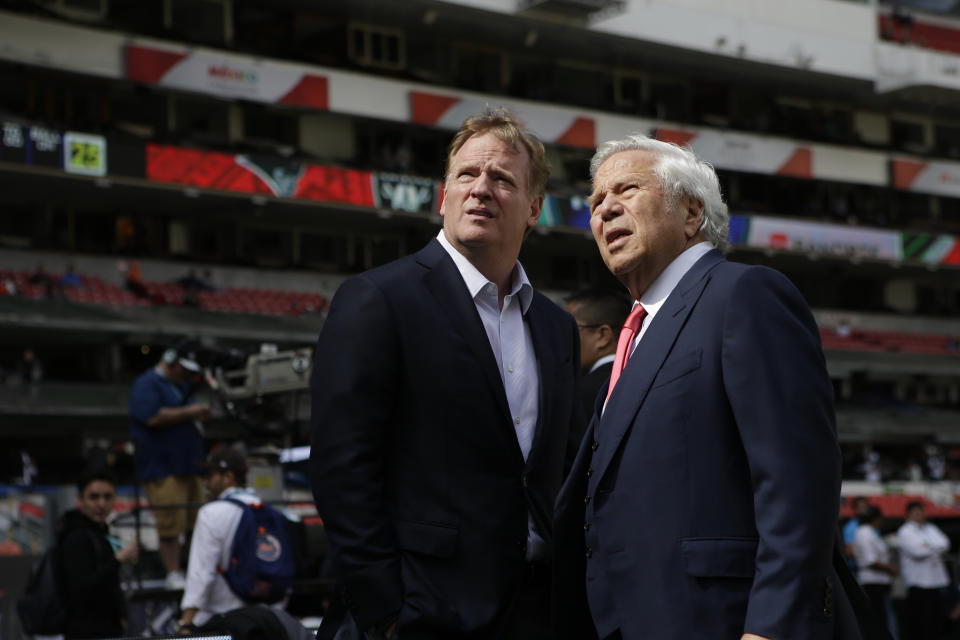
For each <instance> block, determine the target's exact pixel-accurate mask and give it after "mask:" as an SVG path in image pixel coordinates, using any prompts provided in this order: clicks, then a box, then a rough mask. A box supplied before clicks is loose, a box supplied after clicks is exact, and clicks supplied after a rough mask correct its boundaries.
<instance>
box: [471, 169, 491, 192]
mask: <svg viewBox="0 0 960 640" xmlns="http://www.w3.org/2000/svg"><path fill="white" fill-rule="evenodd" d="M490 185H491V180H490V176H489V175H487V173H486V172H485V171H484V172H481V173H480V175H478V176H477V179H476V180H474V181H473V184H472V185H471V186H470V195H472V196H474V197H476V198H477V199H483V198H486V197H489V196H490Z"/></svg>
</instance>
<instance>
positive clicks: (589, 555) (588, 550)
mask: <svg viewBox="0 0 960 640" xmlns="http://www.w3.org/2000/svg"><path fill="white" fill-rule="evenodd" d="M584 555H585V556H587V559H588V560H589V559H590V557H591V556H593V549H591V548H590V547H587V551H586V553H585V554H584Z"/></svg>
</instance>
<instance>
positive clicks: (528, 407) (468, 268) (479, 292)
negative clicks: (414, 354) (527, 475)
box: [437, 229, 545, 559]
mask: <svg viewBox="0 0 960 640" xmlns="http://www.w3.org/2000/svg"><path fill="white" fill-rule="evenodd" d="M437 240H438V241H439V242H440V246H442V247H443V248H444V250H446V252H447V253H448V254H449V255H450V257H451V258H452V259H453V262H454V264H455V265H457V270H458V271H459V272H460V275H461V276H462V277H463V282H464V283H465V284H466V285H467V291H469V292H470V297H471V298H473V303H474V305H475V306H476V308H477V313H479V314H480V319H481V320H482V321H483V328H484V329H485V330H486V332H487V340H488V341H489V342H490V348H491V349H492V350H493V356H494V358H495V359H496V361H497V368H498V369H499V370H500V379H501V380H502V381H503V388H504V390H505V391H506V393H507V404H508V405H509V407H510V416H511V418H512V419H513V427H514V430H515V431H516V433H517V442H518V443H519V444H520V451H521V452H522V453H523V459H524V460H526V459H527V457H528V456H529V455H530V448H531V447H532V446H533V435H534V431H535V429H536V427H537V417H538V414H539V410H540V393H539V391H540V371H539V368H538V366H537V354H536V352H535V351H534V349H533V338H532V336H531V334H530V327H529V325H528V324H527V322H526V321H525V320H524V315H525V314H526V313H527V310H528V309H529V308H530V303H531V302H532V301H533V286H532V285H531V284H530V280H529V279H527V274H526V272H525V271H524V270H523V266H522V265H521V264H520V263H519V262H517V264H516V266H515V267H514V269H513V273H512V274H511V278H510V291H509V293H507V294H506V295H505V296H504V297H503V309H501V308H500V299H499V289H498V288H497V285H496V284H494V283H493V282H490V281H489V280H488V279H487V278H486V276H484V275H483V274H482V273H480V271H478V270H477V268H476V267H475V266H473V264H472V263H471V262H470V261H469V260H468V259H467V258H466V256H464V255H463V254H462V253H460V252H459V251H457V249H456V248H455V247H454V246H453V245H452V244H450V242H449V241H448V240H447V238H446V236H445V235H444V233H443V229H441V230H440V233H439V234H437ZM527 522H528V535H527V558H528V559H533V558H540V557H542V555H543V554H544V553H545V543H544V541H543V538H541V537H540V536H539V535H538V534H537V533H536V531H534V528H533V519H532V518H531V517H529V516H528V518H527Z"/></svg>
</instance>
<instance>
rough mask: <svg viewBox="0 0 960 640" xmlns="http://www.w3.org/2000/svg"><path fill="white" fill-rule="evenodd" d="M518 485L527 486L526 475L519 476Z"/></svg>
mask: <svg viewBox="0 0 960 640" xmlns="http://www.w3.org/2000/svg"><path fill="white" fill-rule="evenodd" d="M520 484H522V485H523V486H524V487H526V486H527V474H523V475H522V476H520Z"/></svg>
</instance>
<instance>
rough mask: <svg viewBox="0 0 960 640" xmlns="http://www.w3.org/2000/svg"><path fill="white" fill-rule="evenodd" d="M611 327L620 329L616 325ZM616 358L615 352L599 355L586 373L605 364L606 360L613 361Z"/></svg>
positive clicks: (615, 329) (616, 329)
mask: <svg viewBox="0 0 960 640" xmlns="http://www.w3.org/2000/svg"><path fill="white" fill-rule="evenodd" d="M611 328H612V329H613V330H614V331H620V329H619V328H618V327H611ZM616 359H617V354H615V353H608V354H607V355H605V356H600V357H599V358H597V361H596V362H594V363H593V366H591V367H590V371H587V373H588V374H590V373H593V372H594V371H596V370H597V369H599V368H600V367H602V366H603V365H605V364H607V363H608V362H613V361H614V360H616Z"/></svg>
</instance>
